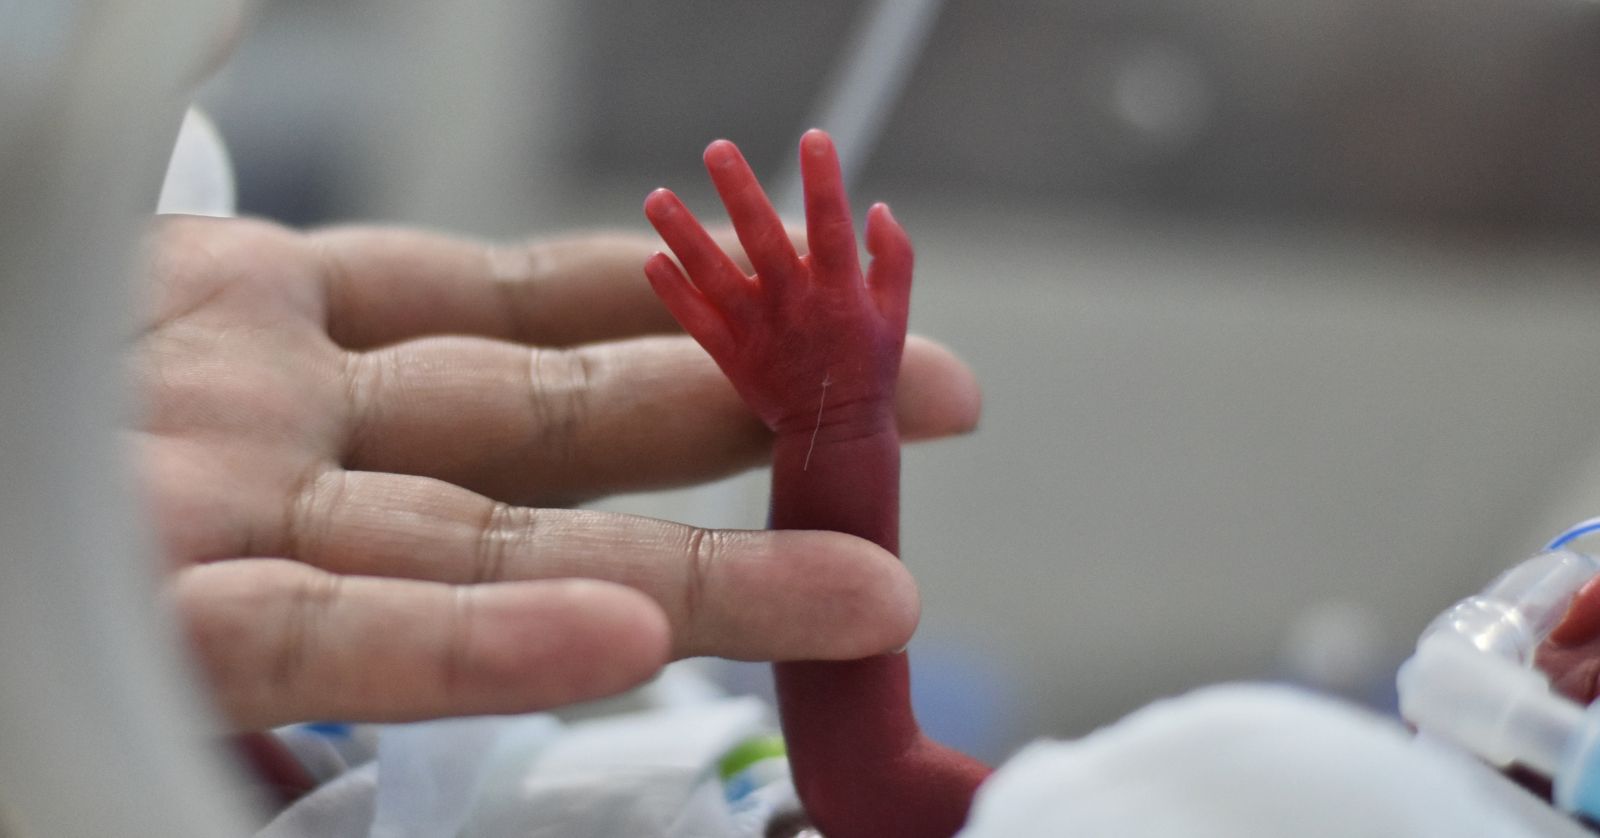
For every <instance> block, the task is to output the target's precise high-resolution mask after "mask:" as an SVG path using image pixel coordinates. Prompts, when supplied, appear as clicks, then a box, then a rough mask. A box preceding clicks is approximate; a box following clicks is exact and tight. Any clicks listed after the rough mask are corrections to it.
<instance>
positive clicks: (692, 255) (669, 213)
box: [644, 189, 755, 312]
mask: <svg viewBox="0 0 1600 838" xmlns="http://www.w3.org/2000/svg"><path fill="white" fill-rule="evenodd" d="M644 214H645V217H646V218H648V219H649V220H650V224H651V225H652V226H654V227H655V228H656V232H657V233H660V234H661V238H662V240H663V241H665V242H666V243H667V247H668V248H670V249H671V250H672V254H673V255H674V256H677V257H678V261H679V262H682V263H683V269H684V271H685V272H686V273H688V274H689V278H690V279H691V280H693V281H694V284H695V286H696V287H698V288H699V289H700V290H701V291H702V292H704V293H705V295H706V297H707V298H708V299H710V300H711V301H712V303H714V304H715V305H716V306H717V307H718V308H721V309H724V310H731V311H735V312H737V311H739V310H741V309H743V308H745V307H747V306H748V305H749V304H750V303H751V302H752V301H753V300H754V298H755V284H754V283H752V282H751V281H750V279H749V277H746V276H745V275H744V271H742V270H740V269H739V266H738V265H737V264H735V263H734V261H733V260H732V259H731V258H729V257H728V254H727V253H725V252H723V250H722V248H721V247H719V246H718V245H717V242H716V239H713V238H712V237H711V234H710V233H708V232H706V229H705V227H703V226H701V224H700V222H699V221H698V220H697V219H696V218H695V217H694V214H693V213H691V212H689V208H688V207H686V206H684V205H683V202H682V201H680V200H678V196H677V195H674V194H672V192H670V191H668V190H666V189H657V190H656V191H654V192H652V193H650V196H649V197H648V198H646V199H645V201H644Z"/></svg>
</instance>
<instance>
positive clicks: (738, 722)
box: [257, 698, 799, 838]
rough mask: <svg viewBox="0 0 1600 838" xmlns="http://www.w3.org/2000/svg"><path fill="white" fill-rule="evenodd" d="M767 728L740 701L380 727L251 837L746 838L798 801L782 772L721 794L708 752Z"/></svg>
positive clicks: (761, 710) (713, 755) (763, 717)
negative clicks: (355, 760) (369, 751)
mask: <svg viewBox="0 0 1600 838" xmlns="http://www.w3.org/2000/svg"><path fill="white" fill-rule="evenodd" d="M774 729H775V727H774V722H773V719H772V714H771V711H770V709H769V708H768V707H767V706H766V705H765V704H763V703H762V702H761V701H759V700H757V699H753V698H723V699H708V700H706V701H704V702H703V703H698V704H693V705H684V706H673V707H665V708H659V709H655V710H650V711H646V712H641V713H632V714H627V715H623V716H615V717H607V718H601V719H594V720H589V721H583V722H578V723H575V724H572V725H570V726H567V725H563V724H562V723H561V722H560V721H559V720H557V719H556V718H555V717H554V716H549V715H534V716H522V717H513V718H483V719H449V720H442V721H437V722H423V723H420V724H413V725H392V726H387V727H383V728H380V729H379V738H378V757H377V760H376V762H375V763H370V764H368V765H365V766H362V767H360V768H358V769H356V770H354V771H351V772H348V773H346V774H344V775H341V776H340V777H338V778H337V779H335V780H333V781H331V782H328V783H326V784H324V785H322V786H320V787H318V788H317V790H316V791H314V792H312V793H311V794H310V795H308V796H306V797H305V798H303V799H302V800H300V801H299V802H297V803H295V805H293V806H291V807H290V808H289V809H287V810H286V811H284V812H282V813H281V814H280V815H279V816H278V817H277V818H276V819H274V820H273V821H272V822H271V823H270V824H268V825H267V827H266V828H265V829H264V830H262V831H261V832H259V833H257V838H313V837H314V838H450V836H460V838H556V837H557V836H559V838H611V836H619V835H627V836H630V838H757V836H760V835H761V833H762V830H763V829H764V828H765V826H766V824H767V822H768V821H769V820H770V819H771V817H772V816H773V815H774V814H775V813H777V812H782V811H789V810H791V809H797V808H798V806H799V804H798V801H797V800H796V799H795V795H794V790H793V786H792V785H791V784H790V783H789V781H788V779H787V776H784V777H782V778H781V779H780V780H779V781H777V782H773V783H770V784H769V785H767V786H766V787H763V788H762V789H760V793H758V794H751V795H748V796H746V797H744V798H742V799H741V800H739V801H737V802H730V801H729V800H728V799H727V798H726V797H725V795H724V787H723V783H722V778H721V777H720V775H719V773H718V762H719V761H720V760H721V758H722V757H723V755H725V754H726V753H728V751H729V750H730V749H732V748H733V747H734V746H736V745H738V744H739V743H740V742H742V741H744V740H746V739H749V738H751V737H755V736H760V735H764V734H769V733H771V732H772V731H773V730H774Z"/></svg>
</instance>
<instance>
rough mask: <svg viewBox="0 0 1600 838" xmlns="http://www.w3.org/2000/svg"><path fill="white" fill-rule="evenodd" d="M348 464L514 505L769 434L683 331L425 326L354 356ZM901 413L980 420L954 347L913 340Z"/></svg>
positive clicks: (742, 460) (666, 469) (658, 470)
mask: <svg viewBox="0 0 1600 838" xmlns="http://www.w3.org/2000/svg"><path fill="white" fill-rule="evenodd" d="M345 374H346V375H347V376H349V381H348V388H347V389H348V392H349V393H351V400H352V404H351V414H350V420H349V431H348V442H347V444H346V446H345V454H344V457H343V462H344V463H345V465H347V466H348V467H350V468H354V469H364V470H371V471H390V472H399V473H405V474H417V475H425V476H429V477H437V478H440V479H443V480H448V481H450V482H453V483H457V484H459V485H463V486H466V487H468V488H471V489H474V490H476V491H479V492H482V493H484V494H487V495H490V496H492V497H495V498H498V499H501V500H508V501H513V502H518V503H544V504H553V503H558V502H570V501H573V500H577V499H582V498H586V497H594V496H598V495H602V494H608V493H613V492H618V491H633V490H642V489H650V488H663V487H667V486H675V485H683V484H688V483H694V482H700V481H704V480H708V479H712V478H716V477H720V476H723V475H726V474H729V473H733V472H736V471H738V470H741V469H744V468H749V467H752V466H754V465H756V464H758V463H760V462H761V461H762V459H763V458H764V457H765V456H766V455H767V453H768V447H769V446H770V443H771V437H770V435H769V434H768V432H767V430H766V429H765V427H763V426H762V425H761V423H760V422H759V421H758V420H757V419H756V418H755V417H754V416H753V415H752V414H751V413H750V411H749V408H747V407H746V406H745V405H744V404H743V402H742V401H741V400H740V399H739V398H738V396H737V395H736V394H735V393H734V391H733V388H732V386H731V385H729V384H728V382H727V379H726V377H725V376H724V375H723V374H722V372H721V371H720V370H718V369H717V367H716V365H715V364H713V363H712V362H711V360H710V358H709V357H707V355H706V354H705V351H704V350H703V349H701V348H700V347H698V346H696V345H695V344H694V343H693V342H692V341H691V340H689V339H688V338H684V337H676V338H665V337H658V338H639V339H635V340H631V341H623V342H617V343H608V344H598V345H594V346H584V347H578V348H576V349H570V350H534V349H529V348H527V347H520V346H515V345H513V344H506V343H499V342H495V341H485V340H476V339H469V338H429V339H425V340H419V341H411V342H407V343H404V344H400V345H397V346H394V347H390V348H387V349H383V350H379V351H377V352H373V353H368V354H364V355H359V356H353V360H352V361H351V362H350V363H349V364H348V365H347V369H346V371H345ZM898 392H899V395H898V404H897V412H898V416H899V420H900V427H901V429H902V431H903V433H904V434H905V435H906V436H907V437H908V438H911V439H917V438H930V437H940V436H948V435H951V434H956V433H961V432H964V431H966V430H969V429H970V428H971V427H972V426H973V424H974V423H975V422H976V421H977V412H978V402H979V397H978V390H977V383H976V381H975V379H974V378H973V376H972V373H971V371H970V370H969V369H967V367H966V366H965V365H964V364H962V363H961V361H960V360H958V359H957V358H956V357H955V356H954V355H952V354H950V353H949V352H948V351H947V350H944V349H943V348H941V347H939V346H937V345H936V344H933V343H930V342H928V341H926V340H921V339H912V340H909V341H907V343H906V350H905V356H904V361H903V363H902V367H901V383H900V387H899V390H898Z"/></svg>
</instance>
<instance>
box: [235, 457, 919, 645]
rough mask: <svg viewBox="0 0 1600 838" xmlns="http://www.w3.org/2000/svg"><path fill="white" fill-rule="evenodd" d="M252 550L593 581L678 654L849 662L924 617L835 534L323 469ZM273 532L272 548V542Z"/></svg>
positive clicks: (395, 571)
mask: <svg viewBox="0 0 1600 838" xmlns="http://www.w3.org/2000/svg"><path fill="white" fill-rule="evenodd" d="M286 506H287V508H288V509H290V510H291V512H290V519H289V520H288V521H287V522H283V521H272V522H264V530H265V531H264V532H263V533H262V534H261V535H259V536H258V537H257V538H256V539H255V543H257V544H261V545H266V547H265V549H266V550H268V551H270V552H273V553H276V554H280V555H287V556H291V557H293V558H295V559H298V560H300V561H303V562H307V563H309V564H313V565H315V566H317V567H319V568H322V569H323V570H327V571H330V572H332V573H337V574H351V575H358V576H386V577H402V578H411V579H426V580H430V581H435V582H446V583H453V584H468V583H482V582H501V581H522V580H530V579H560V578H573V577H578V578H589V579H600V580H603V581H607V582H615V583H618V584H622V585H627V586H628V587H630V588H634V589H635V590H638V591H640V592H642V593H643V594H645V595H646V596H648V597H650V598H651V599H652V600H654V601H655V602H656V604H657V605H658V606H660V608H661V610H662V611H663V612H665V614H666V616H667V620H668V622H669V623H670V625H671V632H672V649H673V654H674V655H676V656H679V657H686V656H692V655H717V656H720V657H730V658H743V659H760V660H770V659H851V658H858V657H862V656H865V655H871V654H876V653H878V652H882V651H885V650H887V649H892V648H895V647H897V646H899V645H901V644H903V643H904V642H905V641H906V639H907V638H909V637H910V634H911V631H912V629H913V628H914V627H915V624H916V619H917V612H918V609H919V605H918V598H917V593H916V586H915V583H914V582H913V581H912V580H911V577H910V575H909V574H908V573H907V572H906V570H905V568H904V566H903V565H901V563H900V562H899V561H898V560H896V559H895V558H894V556H893V555H891V554H890V553H888V552H886V551H884V550H882V549H880V548H878V547H877V546H875V545H873V544H871V543H870V542H867V541H864V540H862V539H858V538H853V537H851V536H847V535H842V534H839V533H826V532H804V531H793V532H767V531H719V530H705V529H698V528H695V527H690V526H686V525H683V524H675V523H671V522H667V521H658V520H655V519H651V518H641V517H638V516H633V515H621V514H616V513H607V512H598V511H594V510H569V509H530V508H525V507H514V506H509V505H506V504H501V503H495V502H494V501H491V500H489V499H488V498H485V497H482V496H480V495H476V494H473V493H472V492H469V491H467V490H465V489H462V488H460V487H458V486H453V485H451V484H448V483H444V482H441V481H437V480H429V479H426V478H418V477H407V476H403V475H394V474H381V473H375V472H339V471H330V472H328V473H326V474H325V475H324V476H323V477H322V478H320V479H318V480H315V481H312V482H311V483H309V484H307V485H306V486H305V487H303V488H302V489H301V490H300V494H299V496H298V497H295V498H291V499H289V502H288V503H287V505H286ZM273 533H277V534H279V537H280V539H281V540H279V541H277V542H274V538H273Z"/></svg>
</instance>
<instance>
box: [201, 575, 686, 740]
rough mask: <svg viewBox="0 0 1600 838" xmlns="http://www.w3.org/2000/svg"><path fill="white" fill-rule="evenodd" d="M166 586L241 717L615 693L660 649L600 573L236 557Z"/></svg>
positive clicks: (652, 630) (386, 712) (648, 624)
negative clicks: (344, 566)
mask: <svg viewBox="0 0 1600 838" xmlns="http://www.w3.org/2000/svg"><path fill="white" fill-rule="evenodd" d="M173 586H174V587H173V590H174V593H175V597H176V601H177V605H178V608H179V611H180V613H181V615H182V616H183V618H184V620H185V623H186V626H187V628H188V631H189V635H190V637H191V639H192V642H193V645H194V647H195V649H196V650H197V651H198V653H199V658H200V661H201V663H202V665H203V667H204V669H205V670H206V672H207V673H208V674H209V675H210V678H211V681H212V684H213V685H214V687H215V690H216V693H217V695H218V697H219V698H220V700H221V704H222V706H223V708H224V710H225V711H226V712H227V713H228V715H229V716H230V717H231V718H232V720H233V721H234V723H235V724H237V725H239V726H240V727H243V728H261V727H268V726H272V725H277V724H282V723H285V722H290V721H298V720H305V719H346V720H351V721H406V720H413V719H425V718H434V717H439V716H454V715H473V714H483V713H519V712H529V711H533V710H542V709H546V708H550V707H555V706H559V705H562V704H569V703H572V702H575V701H580V700H583V699H588V698H595V697H599V696H604V695H610V694H613V693H617V692H620V691H622V690H624V689H627V688H629V687H631V686H633V685H635V684H638V683H639V682H641V681H643V680H645V679H646V678H649V677H650V676H651V675H653V674H654V673H655V672H656V670H658V669H659V668H660V667H661V665H662V664H663V663H664V662H665V660H666V652H667V625H666V622H665V620H664V619H663V618H662V615H661V613H660V610H659V609H657V608H656V607H655V605H654V604H652V603H651V602H650V601H649V600H648V599H646V598H645V597H643V596H641V595H639V594H638V593H636V592H634V591H631V590H628V589H627V588H624V587H621V586H617V585H607V584H604V583H600V582H592V581H585V580H568V581H561V582H531V583H508V584H501V585H477V586H468V587H454V586H450V585H441V584H438V583H431V582H418V581H411V580H399V579H371V578H344V577H339V576H335V575H332V574H328V573H325V572H323V571H319V570H317V569H315V568H311V567H307V566H305V565H302V564H299V563H297V562H290V561H283V560H275V559H246V560H233V561H226V562H219V563H215V564H209V565H200V566H196V567H192V568H189V569H187V570H185V571H183V572H182V573H180V574H179V575H178V576H177V578H176V580H175V582H174V583H173Z"/></svg>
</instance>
